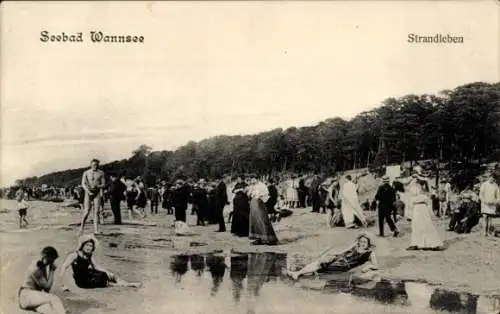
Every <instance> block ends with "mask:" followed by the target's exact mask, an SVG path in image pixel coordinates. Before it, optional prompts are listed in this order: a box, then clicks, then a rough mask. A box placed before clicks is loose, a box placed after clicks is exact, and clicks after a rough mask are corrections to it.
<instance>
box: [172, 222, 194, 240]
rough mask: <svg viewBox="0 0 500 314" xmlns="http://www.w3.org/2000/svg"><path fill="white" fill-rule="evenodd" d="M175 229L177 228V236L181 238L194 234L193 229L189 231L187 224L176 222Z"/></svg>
mask: <svg viewBox="0 0 500 314" xmlns="http://www.w3.org/2000/svg"><path fill="white" fill-rule="evenodd" d="M174 228H175V234H176V235H179V236H183V235H192V234H193V232H192V231H191V229H189V226H188V225H187V223H185V222H183V221H176V222H175V224H174Z"/></svg>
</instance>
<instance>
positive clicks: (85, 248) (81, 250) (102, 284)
mask: <svg viewBox="0 0 500 314" xmlns="http://www.w3.org/2000/svg"><path fill="white" fill-rule="evenodd" d="M78 242H79V243H78V250H77V251H76V252H74V253H71V254H69V255H68V257H67V258H66V261H65V262H64V264H63V267H62V273H61V277H63V276H64V274H65V273H66V271H67V269H68V268H69V267H70V266H71V267H72V269H73V279H74V280H75V284H76V285H77V286H78V287H79V288H82V289H94V288H106V287H111V286H120V287H140V286H141V284H140V283H130V282H127V281H125V280H122V279H120V278H118V277H117V276H116V275H115V274H113V273H111V272H109V271H107V270H104V269H103V268H101V267H97V266H96V265H95V264H94V262H93V261H92V254H93V253H94V251H95V249H96V247H97V243H98V242H97V239H96V238H95V237H93V236H91V235H83V236H81V237H80V238H79V240H78ZM63 290H69V289H68V288H67V287H66V286H64V285H63Z"/></svg>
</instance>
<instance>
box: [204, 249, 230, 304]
mask: <svg viewBox="0 0 500 314" xmlns="http://www.w3.org/2000/svg"><path fill="white" fill-rule="evenodd" d="M205 263H206V264H207V268H208V271H209V272H210V274H211V275H212V283H213V285H212V290H211V291H210V295H212V296H215V295H216V294H217V291H219V287H220V285H221V283H222V280H223V278H224V273H225V272H226V268H227V266H226V263H225V261H224V257H223V256H220V255H215V254H208V255H207V257H206V261H205Z"/></svg>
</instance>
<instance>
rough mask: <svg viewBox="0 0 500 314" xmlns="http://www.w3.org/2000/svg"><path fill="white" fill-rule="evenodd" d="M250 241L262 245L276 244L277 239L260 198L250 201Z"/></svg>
mask: <svg viewBox="0 0 500 314" xmlns="http://www.w3.org/2000/svg"><path fill="white" fill-rule="evenodd" d="M249 238H250V239H251V240H260V241H262V242H264V243H277V242H278V238H277V237H276V233H275V232H274V228H273V225H272V224H271V221H270V220H269V216H268V215H267V210H266V206H265V205H264V202H263V201H262V200H261V199H260V198H253V199H252V200H251V201H250V236H249Z"/></svg>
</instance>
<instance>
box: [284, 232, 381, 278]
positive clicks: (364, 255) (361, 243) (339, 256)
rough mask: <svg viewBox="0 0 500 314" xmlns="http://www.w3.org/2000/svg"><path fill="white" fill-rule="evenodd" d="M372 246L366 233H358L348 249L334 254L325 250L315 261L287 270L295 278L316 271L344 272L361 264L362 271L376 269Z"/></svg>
mask: <svg viewBox="0 0 500 314" xmlns="http://www.w3.org/2000/svg"><path fill="white" fill-rule="evenodd" d="M373 248H374V245H373V243H372V241H371V240H370V238H369V237H368V235H366V234H360V235H359V236H358V237H357V238H356V240H355V241H354V244H353V246H352V247H350V248H349V249H347V250H345V251H343V252H340V253H336V254H328V251H326V252H325V253H323V254H322V255H321V257H319V258H318V259H317V260H316V261H314V262H312V263H310V264H308V265H306V266H305V267H304V268H302V269H301V270H299V271H294V272H288V275H289V276H290V277H292V278H293V279H295V280H297V279H298V278H299V277H300V276H302V275H306V274H313V273H316V272H318V271H332V272H335V271H338V272H346V271H349V270H351V269H353V268H356V267H358V266H362V265H364V267H363V268H362V270H361V272H362V273H367V272H368V271H376V270H378V265H377V260H376V257H375V253H374V252H373Z"/></svg>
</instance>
